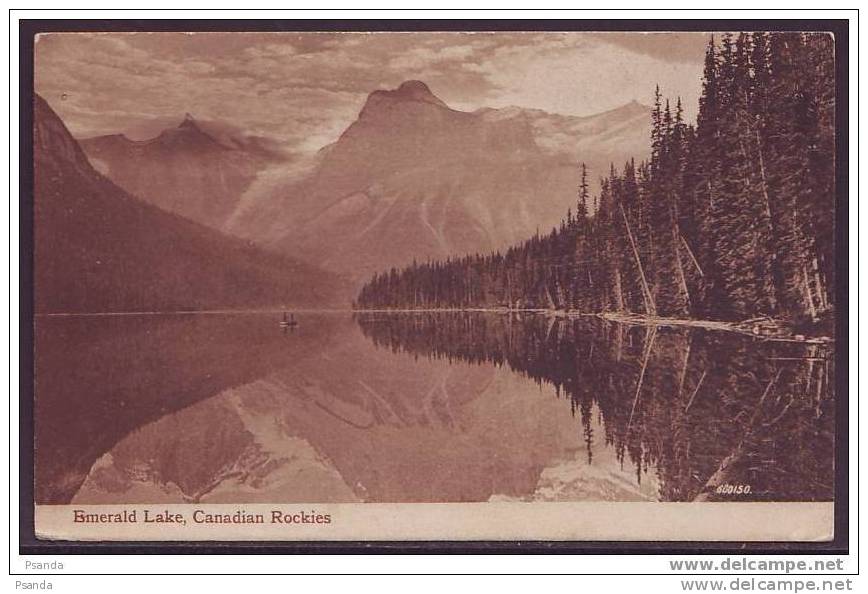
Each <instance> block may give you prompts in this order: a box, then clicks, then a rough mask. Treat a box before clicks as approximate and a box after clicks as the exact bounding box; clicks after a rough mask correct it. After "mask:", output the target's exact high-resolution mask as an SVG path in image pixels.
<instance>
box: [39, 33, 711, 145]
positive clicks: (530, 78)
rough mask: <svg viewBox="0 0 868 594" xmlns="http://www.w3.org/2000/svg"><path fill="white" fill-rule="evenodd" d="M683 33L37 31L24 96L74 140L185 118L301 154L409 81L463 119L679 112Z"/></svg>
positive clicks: (694, 47)
mask: <svg viewBox="0 0 868 594" xmlns="http://www.w3.org/2000/svg"><path fill="white" fill-rule="evenodd" d="M684 35H685V34H679V36H678V37H677V38H676V37H672V36H670V37H665V36H663V37H660V36H655V37H654V38H653V39H649V38H645V37H643V39H638V38H637V37H636V34H590V33H196V34H185V33H134V34H130V33H110V34H94V33H86V34H85V33H77V34H76V33H63V34H45V35H40V36H39V39H38V41H37V44H36V73H35V74H36V77H35V85H36V90H37V92H39V93H40V94H42V95H43V96H44V97H45V98H46V99H47V100H48V101H49V102H50V103H51V104H52V106H54V107H55V109H57V111H58V112H59V113H60V115H61V117H63V118H64V120H65V121H66V122H67V125H69V127H70V128H71V130H72V131H73V133H74V134H76V135H78V136H93V135H97V134H107V133H117V132H126V133H129V134H131V135H136V134H144V133H149V132H150V131H151V130H152V129H153V127H154V126H155V125H157V124H161V123H163V122H172V121H177V120H179V119H180V118H181V117H182V116H183V114H184V112H190V113H193V114H194V115H195V116H197V117H200V118H202V119H208V120H218V121H220V120H222V121H226V122H229V123H232V124H233V125H236V126H239V127H241V128H244V129H246V130H247V131H249V132H250V133H253V134H259V135H266V136H270V137H274V138H276V139H277V140H279V141H280V142H282V143H283V144H284V145H285V146H286V148H287V149H288V150H291V151H299V150H301V151H313V150H316V149H318V148H320V147H321V146H323V145H324V144H327V143H329V142H332V141H333V140H334V139H335V138H337V136H338V135H339V134H340V132H341V131H342V130H343V129H344V128H345V127H346V126H348V125H349V124H350V123H351V122H352V121H353V120H354V119H355V117H356V116H357V114H358V112H359V110H360V109H361V107H362V105H363V103H364V101H365V98H366V97H367V95H368V93H370V92H371V91H373V90H376V89H379V88H394V87H396V86H397V85H398V84H400V83H401V82H402V81H404V80H407V79H411V78H416V79H423V80H425V82H427V83H428V84H429V86H430V87H431V89H432V90H433V91H434V92H435V93H436V94H437V95H438V96H440V97H441V98H442V99H443V100H444V101H446V102H447V103H448V104H450V105H452V106H454V107H456V108H458V109H467V110H472V109H477V108H480V107H487V106H493V107H500V106H505V105H511V104H515V105H521V106H526V107H535V108H539V109H545V110H548V111H554V112H561V113H566V114H573V115H589V114H591V113H598V112H600V111H605V110H607V109H611V108H613V107H617V106H618V105H621V104H623V103H626V102H628V101H630V100H631V99H639V100H644V101H646V102H647V101H648V100H649V98H650V97H651V95H652V93H653V88H654V85H655V84H657V83H659V84H661V87H662V88H663V91H664V93H667V94H669V95H672V96H674V95H676V94H680V95H682V96H683V97H684V99H685V105H687V106H690V105H691V104H693V103H695V99H696V95H697V94H698V90H699V73H700V72H701V64H702V58H703V52H702V47H703V45H704V37H703V36H702V35H692V36H691V34H686V35H687V37H685V36H684ZM688 115H690V112H689V111H688Z"/></svg>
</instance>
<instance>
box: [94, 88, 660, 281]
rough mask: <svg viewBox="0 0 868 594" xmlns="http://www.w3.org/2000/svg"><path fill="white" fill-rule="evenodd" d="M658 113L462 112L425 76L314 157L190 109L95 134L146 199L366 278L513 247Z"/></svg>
mask: <svg viewBox="0 0 868 594" xmlns="http://www.w3.org/2000/svg"><path fill="white" fill-rule="evenodd" d="M649 130H650V108H648V107H646V106H643V105H641V104H639V103H636V102H632V103H628V104H626V105H624V106H622V107H620V108H617V109H614V110H612V111H608V112H605V113H602V114H598V115H594V116H589V117H574V116H564V115H557V114H550V113H547V112H544V111H540V110H534V109H523V108H517V107H508V108H504V109H488V108H485V109H480V110H477V111H474V112H462V111H457V110H454V109H451V108H450V107H449V106H448V105H446V104H445V103H444V102H443V101H442V100H441V99H439V98H438V97H436V96H435V95H434V94H433V93H431V91H430V89H429V88H428V87H427V85H425V84H424V83H423V82H420V81H408V82H405V83H403V84H402V85H400V86H399V87H398V88H397V89H394V90H387V91H384V90H379V91H374V92H373V93H371V94H370V95H369V96H368V99H367V101H366V102H365V104H364V106H363V107H362V109H361V111H360V113H359V116H358V118H357V119H356V121H355V122H353V123H352V124H351V125H350V126H349V127H348V128H347V129H346V130H345V131H344V132H343V133H342V134H341V136H340V138H339V139H338V140H337V141H336V142H334V143H332V144H330V145H328V146H326V147H324V148H323V149H321V150H320V151H319V152H318V153H317V154H316V155H314V156H312V157H310V158H308V159H306V160H292V161H290V160H280V158H279V157H277V156H275V154H274V152H273V151H264V152H263V151H262V150H259V149H260V148H261V147H260V146H258V145H254V146H250V145H249V144H245V145H238V144H233V143H227V142H226V141H225V140H221V139H220V138H219V136H218V135H217V134H214V133H209V131H207V130H205V129H204V126H202V125H201V124H199V123H197V122H196V121H194V120H192V119H190V118H187V119H185V120H184V121H183V122H182V123H181V125H180V126H179V127H178V128H177V129H170V130H166V131H164V132H163V133H162V134H160V135H159V136H158V137H156V138H154V139H152V140H148V141H143V142H135V141H130V140H127V139H125V138H124V137H121V136H104V137H100V138H94V139H88V140H85V141H83V143H82V144H83V148H84V149H85V151H86V152H87V154H88V156H89V157H90V158H91V159H92V160H93V162H94V163H95V164H96V165H97V166H98V168H99V169H100V170H101V171H103V172H104V173H106V175H108V176H109V177H110V178H111V179H113V180H114V181H115V182H116V183H118V184H119V185H120V186H122V187H124V188H125V189H127V190H128V191H130V192H131V193H134V194H135V195H136V196H138V197H140V198H142V199H143V200H147V201H149V202H152V203H154V204H156V205H158V206H160V207H162V208H165V209H166V210H170V211H173V212H176V213H179V214H182V215H184V216H187V217H189V218H191V219H193V220H196V221H198V222H201V223H203V224H206V225H209V226H212V227H215V228H217V229H220V230H222V231H225V232H228V233H230V234H232V235H236V236H239V237H242V238H244V239H247V240H250V241H253V242H255V243H257V244H258V245H261V246H262V247H265V248H267V249H269V250H271V251H275V252H277V253H281V254H286V255H289V256H291V257H293V258H297V259H300V260H302V261H305V262H308V263H310V264H312V265H315V266H317V267H321V268H323V269H326V270H328V271H331V272H334V273H337V274H339V275H341V276H343V277H345V278H347V279H348V280H349V281H351V282H352V283H353V284H354V285H356V286H357V285H359V284H360V282H361V281H362V280H364V279H366V278H368V277H369V276H370V275H371V274H372V273H373V272H375V271H378V270H383V269H388V268H389V267H392V266H396V267H397V266H403V265H406V264H408V263H410V262H412V260H413V259H416V260H418V261H424V260H427V259H434V258H437V259H444V258H447V257H449V256H458V255H463V254H466V253H474V252H487V251H490V250H494V249H503V248H505V247H507V246H509V245H511V244H513V243H516V242H518V241H521V240H523V239H526V238H527V237H528V236H530V235H532V234H533V233H534V232H535V231H536V230H537V229H539V230H540V231H541V232H547V231H548V230H549V229H550V228H551V227H552V226H554V225H556V224H558V222H559V221H560V220H561V219H562V218H563V216H564V214H565V213H566V210H567V208H570V207H573V208H575V203H576V198H577V194H578V185H579V164H580V162H585V163H586V164H587V166H588V169H589V172H590V176H591V179H590V181H591V186H592V188H591V189H592V190H595V189H596V186H597V181H598V178H599V177H601V176H603V175H605V174H606V173H608V170H609V164H610V163H612V162H614V163H615V164H616V166H619V167H620V166H621V165H622V164H623V162H624V161H625V160H627V159H629V158H630V157H634V156H635V157H637V158H642V157H643V156H644V155H645V153H646V152H647V150H648V149H647V146H648V137H649Z"/></svg>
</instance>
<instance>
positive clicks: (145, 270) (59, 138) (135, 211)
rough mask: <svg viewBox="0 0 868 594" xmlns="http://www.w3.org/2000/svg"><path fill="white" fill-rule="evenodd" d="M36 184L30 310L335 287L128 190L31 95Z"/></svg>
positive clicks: (299, 294) (270, 297)
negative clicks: (32, 306)
mask: <svg viewBox="0 0 868 594" xmlns="http://www.w3.org/2000/svg"><path fill="white" fill-rule="evenodd" d="M34 182H35V183H34V186H35V188H34V189H35V193H34V239H35V254H34V258H35V306H36V310H37V312H41V313H46V312H106V311H152V310H158V311H171V310H188V309H207V308H249V307H260V306H283V305H301V304H311V305H312V304H316V305H325V304H328V303H335V302H336V299H337V297H336V296H337V295H338V294H339V293H340V292H341V291H342V290H343V286H342V285H341V284H340V283H339V282H338V281H337V280H336V279H335V278H333V277H332V276H330V275H329V274H327V273H324V272H323V271H321V270H317V269H315V268H313V267H311V266H309V265H306V264H300V263H298V262H296V261H293V260H289V259H287V258H284V257H282V256H278V255H274V254H270V253H267V252H265V251H263V250H262V249H260V248H257V247H255V246H253V245H251V244H250V243H249V242H246V241H243V240H240V239H237V238H231V237H228V236H226V235H223V234H221V233H219V232H217V231H215V230H213V229H209V228H207V227H205V226H203V225H200V224H197V223H194V222H192V221H189V220H187V219H184V218H182V217H180V216H177V215H175V214H171V213H168V212H165V211H163V210H160V209H158V208H157V207H155V206H153V205H150V204H147V203H145V202H143V201H141V200H138V199H137V198H135V197H133V196H131V195H130V194H128V193H127V192H125V191H124V190H122V189H121V188H119V187H118V186H117V185H115V184H114V183H112V182H111V181H109V180H108V179H106V178H105V177H104V176H103V175H102V174H100V173H98V172H97V171H96V170H95V169H94V168H93V167H92V166H91V164H90V162H89V161H88V158H87V157H86V155H85V153H84V151H83V150H82V149H81V147H80V146H79V144H78V143H77V142H76V140H75V139H74V138H73V137H72V136H71V135H70V133H69V131H68V130H67V128H66V126H65V125H64V123H63V122H62V121H61V119H60V118H59V117H58V116H57V114H56V113H55V112H54V111H53V110H52V109H51V107H50V106H49V105H48V103H47V102H46V101H45V100H44V99H42V98H41V97H39V96H37V97H36V102H35V108H34Z"/></svg>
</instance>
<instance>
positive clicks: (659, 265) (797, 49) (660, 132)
mask: <svg viewBox="0 0 868 594" xmlns="http://www.w3.org/2000/svg"><path fill="white" fill-rule="evenodd" d="M833 48H834V41H833V39H832V37H831V36H830V35H828V34H820V33H817V34H811V33H809V34H804V33H791V32H775V33H741V34H738V35H731V34H725V35H723V36H722V38H721V39H720V40H719V41H715V40H714V39H712V40H711V42H710V43H709V45H708V48H707V51H706V59H705V71H704V75H703V82H702V85H703V86H702V94H701V97H700V104H699V114H698V117H697V121H696V124H695V125H694V124H689V123H687V122H685V121H684V119H683V117H682V105H681V101H680V99H679V100H676V101H674V102H670V101H669V100H668V99H667V100H664V99H663V98H662V97H661V95H660V92H659V89H658V91H657V92H656V93H655V105H654V110H653V113H652V132H651V139H650V140H651V155H650V157H649V159H648V160H647V161H643V162H641V163H636V162H634V161H630V162H627V163H626V164H625V165H623V167H621V168H616V167H615V166H614V165H613V166H612V168H611V171H610V173H609V175H608V177H607V178H605V179H603V180H602V183H601V190H600V192H599V194H598V195H591V194H590V192H589V190H588V185H589V184H588V178H587V175H586V173H585V171H584V165H582V183H581V185H580V187H579V188H578V202H577V206H576V210H575V212H572V211H570V212H568V213H567V214H566V218H565V219H564V220H563V221H562V222H561V224H560V226H559V228H556V229H553V230H552V231H551V232H550V233H548V234H544V235H541V234H539V233H537V234H536V235H535V236H534V237H532V238H531V239H529V240H527V241H525V242H524V243H523V244H521V245H518V246H515V247H512V248H510V249H509V250H507V251H506V252H505V253H500V252H496V253H492V254H488V255H468V256H465V257H460V258H455V259H448V260H446V261H434V262H425V263H417V262H414V263H413V264H412V265H411V266H409V267H407V268H405V269H404V270H397V269H392V270H390V271H388V272H384V273H380V274H377V275H376V276H375V277H374V278H373V279H372V280H371V281H369V282H368V283H367V284H366V285H365V286H364V288H363V289H362V291H361V292H360V294H359V296H358V298H357V302H356V306H357V307H359V308H447V307H448V308H456V307H458V308H460V307H504V306H509V307H517V308H550V309H564V310H578V311H582V312H603V311H610V312H611V311H620V312H631V313H639V314H645V315H651V316H669V317H681V318H702V319H744V318H750V317H754V316H758V315H768V316H773V317H776V318H786V319H813V320H817V319H819V318H821V317H823V315H824V314H826V313H828V312H830V311H831V310H832V309H833V307H834V286H835V278H834V257H833V256H834V213H835V176H834V170H835V157H834V155H835V138H834V125H835V122H834V113H835V84H834V51H833ZM528 199H529V200H546V199H550V197H546V196H535V197H533V196H529V197H528Z"/></svg>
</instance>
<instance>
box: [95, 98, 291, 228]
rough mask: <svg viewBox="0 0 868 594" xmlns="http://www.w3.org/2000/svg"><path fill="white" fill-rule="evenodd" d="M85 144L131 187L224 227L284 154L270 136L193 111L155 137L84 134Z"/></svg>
mask: <svg viewBox="0 0 868 594" xmlns="http://www.w3.org/2000/svg"><path fill="white" fill-rule="evenodd" d="M81 146H82V148H83V149H84V151H85V153H86V154H87V156H88V158H89V159H90V161H91V163H92V164H93V165H94V167H95V168H96V169H97V170H98V171H100V172H101V173H103V174H104V175H106V176H108V177H109V178H110V179H111V180H112V181H114V182H115V183H116V184H118V185H119V186H121V187H122V188H123V189H125V190H126V191H127V192H129V193H131V194H133V195H135V196H138V197H140V198H142V199H144V200H146V201H148V202H151V203H152V204H155V205H157V206H159V207H160V208H162V209H164V210H168V211H170V212H174V213H177V214H179V215H182V216H185V217H187V218H190V219H192V220H194V221H198V222H200V223H203V224H205V225H209V226H211V227H215V228H218V229H219V228H220V227H222V226H223V224H224V223H225V221H226V218H227V217H228V216H229V215H231V214H232V212H233V211H234V210H235V208H236V207H237V205H238V204H237V203H238V199H239V198H240V197H241V195H242V194H243V193H244V192H245V191H246V190H247V188H249V187H250V184H251V183H252V182H253V180H254V179H255V178H256V176H257V174H258V173H259V172H260V171H261V170H263V169H264V168H265V167H267V166H268V165H270V164H272V163H275V162H279V161H281V160H282V159H283V156H282V155H281V154H280V153H279V152H278V151H277V150H276V149H275V148H274V147H273V146H272V145H271V144H269V142H268V140H267V139H264V138H260V137H255V136H245V135H241V134H237V133H235V131H232V130H228V129H226V127H225V126H222V127H221V126H219V125H218V124H215V123H213V122H209V123H201V122H198V121H197V120H195V119H194V118H193V116H191V115H190V114H189V113H188V114H186V115H185V116H184V119H183V121H182V122H181V123H180V125H179V126H178V127H176V128H170V129H167V130H164V131H163V132H162V133H161V134H159V135H158V136H157V137H156V138H152V139H150V140H142V141H136V140H130V139H129V138H127V137H126V136H124V135H123V134H112V135H109V136H98V137H95V138H86V139H82V140H81Z"/></svg>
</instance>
